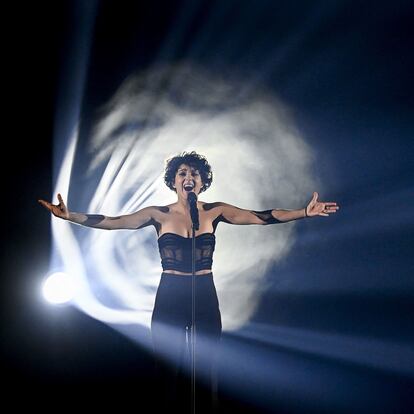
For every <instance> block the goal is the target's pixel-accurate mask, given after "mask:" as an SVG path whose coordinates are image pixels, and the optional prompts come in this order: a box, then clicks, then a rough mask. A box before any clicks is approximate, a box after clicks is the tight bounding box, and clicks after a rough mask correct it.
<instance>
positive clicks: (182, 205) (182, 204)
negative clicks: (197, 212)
mask: <svg viewBox="0 0 414 414" xmlns="http://www.w3.org/2000/svg"><path fill="white" fill-rule="evenodd" d="M176 204H177V207H178V208H179V209H180V210H183V211H190V204H189V203H188V200H187V199H186V198H183V197H178V200H177V203H176ZM199 205H200V203H199V201H198V200H197V207H199Z"/></svg>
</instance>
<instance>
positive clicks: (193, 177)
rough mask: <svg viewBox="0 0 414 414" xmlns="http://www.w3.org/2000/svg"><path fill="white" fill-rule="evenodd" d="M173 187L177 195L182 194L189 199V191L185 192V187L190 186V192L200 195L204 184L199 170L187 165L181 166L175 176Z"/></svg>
mask: <svg viewBox="0 0 414 414" xmlns="http://www.w3.org/2000/svg"><path fill="white" fill-rule="evenodd" d="M173 186H174V188H175V189H176V190H177V195H179V194H181V195H182V196H183V197H184V198H187V194H188V191H186V190H185V187H187V186H190V187H191V190H190V191H193V192H194V193H195V194H197V195H198V194H199V193H200V190H201V187H202V186H203V182H202V181H201V176H200V173H199V172H198V170H196V169H194V167H190V166H189V165H187V164H181V165H180V166H179V167H178V169H177V172H176V174H175V180H174V184H173Z"/></svg>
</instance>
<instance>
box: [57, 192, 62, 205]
mask: <svg viewBox="0 0 414 414" xmlns="http://www.w3.org/2000/svg"><path fill="white" fill-rule="evenodd" d="M57 196H58V200H59V203H63V198H62V196H61V195H60V193H58V195H57Z"/></svg>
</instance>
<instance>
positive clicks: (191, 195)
mask: <svg viewBox="0 0 414 414" xmlns="http://www.w3.org/2000/svg"><path fill="white" fill-rule="evenodd" d="M187 200H188V201H189V202H190V203H195V202H196V201H197V194H196V193H193V192H192V191H191V192H189V193H188V195H187Z"/></svg>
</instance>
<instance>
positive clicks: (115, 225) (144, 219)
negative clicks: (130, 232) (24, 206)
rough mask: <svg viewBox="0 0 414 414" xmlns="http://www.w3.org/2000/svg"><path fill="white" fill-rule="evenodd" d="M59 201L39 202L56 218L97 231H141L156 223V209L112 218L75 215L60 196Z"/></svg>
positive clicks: (95, 215) (146, 209)
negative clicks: (53, 202)
mask: <svg viewBox="0 0 414 414" xmlns="http://www.w3.org/2000/svg"><path fill="white" fill-rule="evenodd" d="M58 200H59V204H52V203H49V202H48V201H45V200H38V201H39V203H40V204H41V205H42V206H43V207H45V208H46V209H47V210H49V211H50V212H51V213H52V214H53V215H54V216H55V217H58V218H61V219H63V220H68V221H70V222H72V223H75V224H80V225H82V226H86V227H93V228H96V229H104V230H117V229H140V228H142V227H146V226H148V225H150V224H153V223H154V217H153V216H154V211H155V207H145V208H143V209H142V210H139V211H137V212H135V213H132V214H127V215H122V216H118V217H110V216H104V215H102V214H86V213H74V212H71V211H69V210H68V208H67V207H66V205H65V203H64V201H63V199H62V196H61V195H60V194H58Z"/></svg>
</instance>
